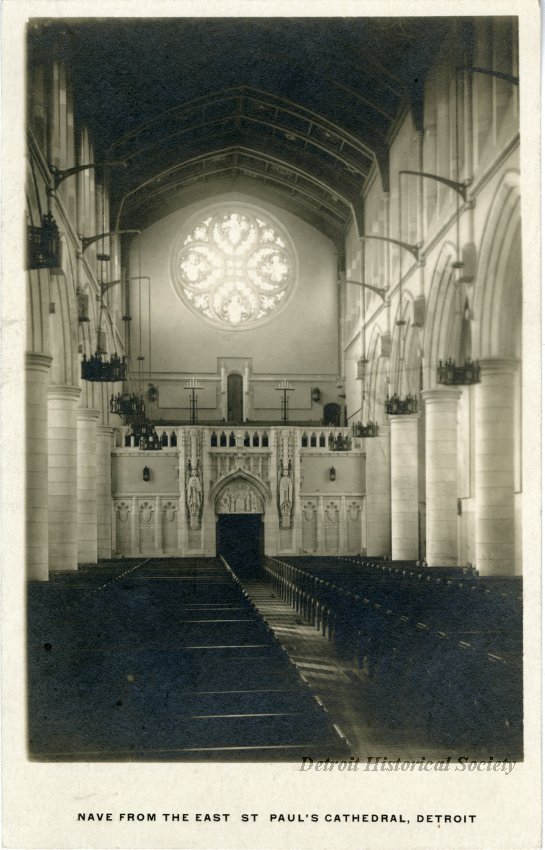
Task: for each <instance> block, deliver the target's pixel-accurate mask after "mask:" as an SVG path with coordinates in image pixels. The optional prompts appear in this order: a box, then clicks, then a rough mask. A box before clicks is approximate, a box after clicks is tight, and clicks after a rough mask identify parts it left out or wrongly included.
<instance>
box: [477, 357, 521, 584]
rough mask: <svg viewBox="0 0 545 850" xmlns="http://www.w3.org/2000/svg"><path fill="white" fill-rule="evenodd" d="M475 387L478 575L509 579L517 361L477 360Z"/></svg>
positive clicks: (511, 568)
mask: <svg viewBox="0 0 545 850" xmlns="http://www.w3.org/2000/svg"><path fill="white" fill-rule="evenodd" d="M479 362H480V365H481V383H480V384H477V385H476V387H475V402H476V403H475V407H476V412H475V496H476V500H475V501H476V523H475V550H476V561H477V564H476V566H477V569H478V570H479V573H480V574H481V575H514V574H515V496H514V489H515V475H514V395H515V373H516V369H517V362H516V361H515V360H510V359H492V358H490V359H483V360H480V361H479Z"/></svg>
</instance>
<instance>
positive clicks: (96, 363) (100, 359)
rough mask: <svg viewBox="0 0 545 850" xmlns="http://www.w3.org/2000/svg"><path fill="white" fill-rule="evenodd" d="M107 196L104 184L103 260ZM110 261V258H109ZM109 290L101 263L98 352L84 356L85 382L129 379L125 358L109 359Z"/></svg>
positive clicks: (116, 356) (115, 381) (82, 375)
mask: <svg viewBox="0 0 545 850" xmlns="http://www.w3.org/2000/svg"><path fill="white" fill-rule="evenodd" d="M105 194H106V187H105V184H104V183H103V185H102V195H101V198H102V225H103V227H102V230H103V233H102V234H101V235H102V260H103V259H104V257H106V255H105V253H104V236H105V235H106V234H105V231H106V222H105V207H104V204H105V200H104V198H105ZM100 256H101V255H97V259H99V257H100ZM108 259H109V257H108ZM107 288H108V286H107V284H105V283H104V266H103V263H102V262H101V266H100V296H99V300H100V311H99V319H98V327H97V342H96V350H95V353H94V354H92V355H91V357H90V358H87V355H86V354H84V355H83V360H82V363H81V377H82V379H83V380H84V381H91V382H99V383H117V382H118V381H125V380H126V379H127V363H126V359H125V356H124V355H123V357H119V355H118V354H117V352H115V351H114V353H113V354H112V356H111V357H108V354H107V352H106V331H105V329H103V327H102V319H103V314H104V292H105V291H106V289H107Z"/></svg>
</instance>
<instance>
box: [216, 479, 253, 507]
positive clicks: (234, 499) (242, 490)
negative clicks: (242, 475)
mask: <svg viewBox="0 0 545 850" xmlns="http://www.w3.org/2000/svg"><path fill="white" fill-rule="evenodd" d="M216 510H217V513H218V514H261V513H263V501H262V499H261V496H260V495H259V494H258V493H257V491H256V490H255V489H254V488H253V487H252V485H251V484H249V483H248V482H247V481H233V482H232V483H231V484H228V485H227V487H225V488H224V489H223V490H222V491H221V493H220V494H219V496H218V498H217V501H216Z"/></svg>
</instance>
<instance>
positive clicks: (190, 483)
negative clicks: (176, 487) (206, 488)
mask: <svg viewBox="0 0 545 850" xmlns="http://www.w3.org/2000/svg"><path fill="white" fill-rule="evenodd" d="M186 501H187V510H188V511H189V525H190V527H191V528H198V527H199V516H200V512H201V505H202V483H201V479H200V476H199V468H198V467H197V468H196V469H191V467H190V468H189V475H188V478H187V484H186Z"/></svg>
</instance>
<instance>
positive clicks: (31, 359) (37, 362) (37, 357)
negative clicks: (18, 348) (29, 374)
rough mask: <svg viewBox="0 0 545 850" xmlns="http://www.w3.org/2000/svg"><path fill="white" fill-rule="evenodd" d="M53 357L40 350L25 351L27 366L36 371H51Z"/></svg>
mask: <svg viewBox="0 0 545 850" xmlns="http://www.w3.org/2000/svg"><path fill="white" fill-rule="evenodd" d="M52 361H53V358H52V356H51V355H50V354H41V353H39V352H38V351H27V352H26V353H25V366H26V368H27V369H28V370H29V371H30V370H32V371H34V372H45V373H47V372H49V367H50V366H51V363H52Z"/></svg>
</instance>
